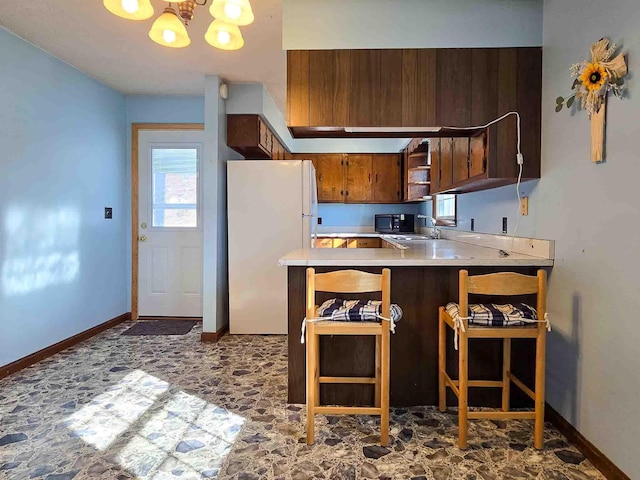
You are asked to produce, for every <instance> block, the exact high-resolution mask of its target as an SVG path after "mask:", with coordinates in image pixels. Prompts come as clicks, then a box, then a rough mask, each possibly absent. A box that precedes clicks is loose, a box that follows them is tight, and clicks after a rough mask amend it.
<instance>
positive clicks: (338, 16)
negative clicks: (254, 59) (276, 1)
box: [282, 0, 543, 50]
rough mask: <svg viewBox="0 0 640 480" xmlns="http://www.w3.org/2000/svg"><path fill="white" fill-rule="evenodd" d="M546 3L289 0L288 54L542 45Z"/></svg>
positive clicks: (530, 0) (286, 14) (285, 13)
mask: <svg viewBox="0 0 640 480" xmlns="http://www.w3.org/2000/svg"><path fill="white" fill-rule="evenodd" d="M542 3H543V2H542V0H454V1H452V0H429V1H428V2H427V1H425V0H402V1H389V0H349V1H348V2H346V1H344V0H284V1H283V4H282V12H283V22H282V23H283V31H282V43H283V45H284V48H285V50H316V49H341V48H347V49H350V48H356V49H357V48H439V47H440V48H456V47H506V46H539V45H541V43H542Z"/></svg>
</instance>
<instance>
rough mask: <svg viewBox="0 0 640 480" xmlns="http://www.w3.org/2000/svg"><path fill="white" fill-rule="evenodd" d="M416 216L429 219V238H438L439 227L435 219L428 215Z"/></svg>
mask: <svg viewBox="0 0 640 480" xmlns="http://www.w3.org/2000/svg"><path fill="white" fill-rule="evenodd" d="M418 218H423V219H425V220H431V228H432V231H431V235H430V238H432V239H434V240H439V239H440V229H439V228H438V227H437V223H436V222H437V221H436V219H435V218H433V217H432V216H430V215H418ZM425 223H426V222H425Z"/></svg>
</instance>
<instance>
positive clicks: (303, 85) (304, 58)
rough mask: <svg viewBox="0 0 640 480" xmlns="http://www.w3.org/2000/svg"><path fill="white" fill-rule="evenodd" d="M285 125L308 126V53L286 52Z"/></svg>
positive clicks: (301, 51)
mask: <svg viewBox="0 0 640 480" xmlns="http://www.w3.org/2000/svg"><path fill="white" fill-rule="evenodd" d="M287 125H288V126H290V127H308V126H309V51H308V50H289V51H288V52H287Z"/></svg>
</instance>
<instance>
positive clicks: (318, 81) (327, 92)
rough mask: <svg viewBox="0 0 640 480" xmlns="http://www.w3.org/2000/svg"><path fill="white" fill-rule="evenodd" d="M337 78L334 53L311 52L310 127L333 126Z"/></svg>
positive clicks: (323, 51)
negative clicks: (335, 80)
mask: <svg viewBox="0 0 640 480" xmlns="http://www.w3.org/2000/svg"><path fill="white" fill-rule="evenodd" d="M334 77H335V63H334V52H333V51H332V50H312V51H310V52H309V125H310V126H312V127H316V126H318V127H323V126H332V125H335V124H334V123H333V89H334Z"/></svg>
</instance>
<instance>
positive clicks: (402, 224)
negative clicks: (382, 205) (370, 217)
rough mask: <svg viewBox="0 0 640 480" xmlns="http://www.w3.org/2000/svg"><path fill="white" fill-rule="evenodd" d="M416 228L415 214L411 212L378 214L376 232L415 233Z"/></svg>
mask: <svg viewBox="0 0 640 480" xmlns="http://www.w3.org/2000/svg"><path fill="white" fill-rule="evenodd" d="M414 230H415V220H414V215H413V214H410V213H393V214H381V215H376V232H378V233H413V232H414Z"/></svg>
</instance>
